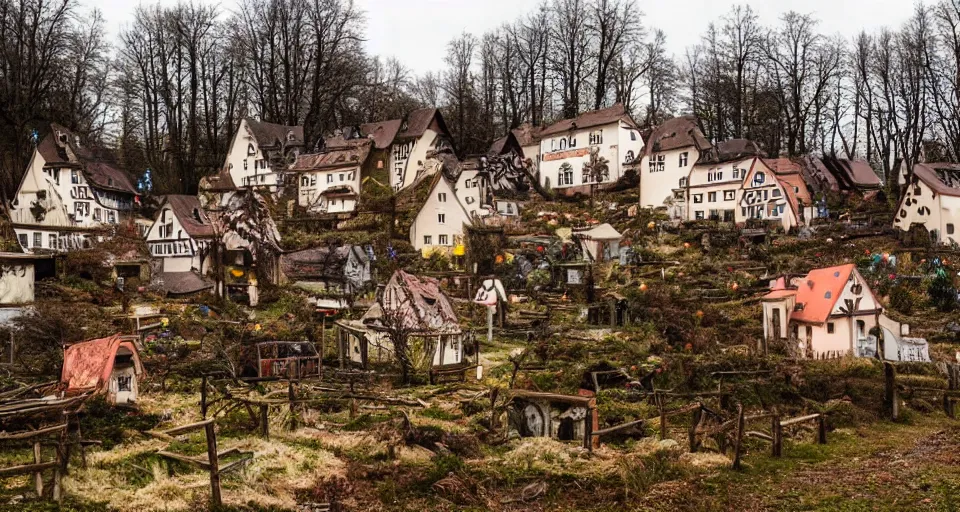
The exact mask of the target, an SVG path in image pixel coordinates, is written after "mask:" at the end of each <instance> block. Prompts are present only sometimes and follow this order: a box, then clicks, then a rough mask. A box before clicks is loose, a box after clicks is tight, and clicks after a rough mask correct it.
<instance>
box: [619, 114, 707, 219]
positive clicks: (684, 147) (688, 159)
mask: <svg viewBox="0 0 960 512" xmlns="http://www.w3.org/2000/svg"><path fill="white" fill-rule="evenodd" d="M711 148H712V145H711V144H710V141H708V140H707V138H706V137H704V135H703V132H701V131H700V128H699V127H698V126H697V118H696V117H694V116H682V117H675V118H673V119H669V120H667V121H665V122H664V123H663V124H661V125H660V126H657V127H656V129H654V130H653V132H651V133H650V136H649V137H648V138H647V143H646V145H645V146H644V148H643V153H642V156H641V157H640V159H639V163H637V162H636V161H635V162H634V167H635V168H636V171H637V174H638V175H639V177H640V205H641V206H643V207H646V208H658V207H661V206H664V205H676V204H677V203H682V202H684V201H685V194H686V192H685V190H686V186H687V179H688V178H689V176H690V171H691V170H692V169H693V166H694V164H696V162H697V161H698V160H699V159H700V155H701V154H703V153H705V152H707V151H708V150H710V149H711ZM690 209H692V207H691V208H690ZM671 215H672V216H674V217H677V218H681V219H682V218H686V215H687V214H686V213H685V210H684V209H683V208H682V207H680V208H674V210H673V211H671Z"/></svg>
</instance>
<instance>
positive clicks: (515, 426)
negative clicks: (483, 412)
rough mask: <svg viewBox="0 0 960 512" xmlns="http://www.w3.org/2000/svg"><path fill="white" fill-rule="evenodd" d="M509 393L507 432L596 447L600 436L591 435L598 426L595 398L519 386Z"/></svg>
mask: <svg viewBox="0 0 960 512" xmlns="http://www.w3.org/2000/svg"><path fill="white" fill-rule="evenodd" d="M509 396H510V401H509V404H510V409H509V410H508V412H507V414H506V416H507V432H508V435H509V434H513V435H517V436H519V437H550V438H553V439H556V440H558V441H581V442H583V446H584V448H590V447H598V446H599V439H598V438H596V437H594V436H592V435H590V433H592V432H595V431H597V430H599V429H600V426H599V416H598V414H597V400H596V398H594V397H592V396H581V395H560V394H555V393H540V392H536V391H526V390H522V389H516V390H510V391H509Z"/></svg>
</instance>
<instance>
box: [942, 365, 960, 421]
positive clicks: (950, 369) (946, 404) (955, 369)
mask: <svg viewBox="0 0 960 512" xmlns="http://www.w3.org/2000/svg"><path fill="white" fill-rule="evenodd" d="M958 374H960V366H957V365H955V364H948V365H947V390H948V391H956V390H957V388H958V387H960V382H958V381H960V375H958ZM943 412H944V413H945V414H946V415H947V417H948V418H951V419H956V418H957V403H956V399H955V398H954V397H953V396H952V395H951V393H944V394H943Z"/></svg>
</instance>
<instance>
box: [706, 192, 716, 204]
mask: <svg viewBox="0 0 960 512" xmlns="http://www.w3.org/2000/svg"><path fill="white" fill-rule="evenodd" d="M707 202H710V203H716V202H717V193H716V192H708V193H707Z"/></svg>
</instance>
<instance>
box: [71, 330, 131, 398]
mask: <svg viewBox="0 0 960 512" xmlns="http://www.w3.org/2000/svg"><path fill="white" fill-rule="evenodd" d="M121 347H122V348H125V349H127V350H129V351H130V352H131V353H133V363H134V365H135V367H136V372H137V373H141V372H142V371H143V365H142V364H141V363H140V354H139V353H138V352H137V347H136V346H134V344H133V343H131V342H129V341H123V339H122V338H121V337H120V335H119V334H114V335H113V336H110V337H109V338H100V339H96V340H90V341H84V342H83V343H77V344H76V345H71V346H69V347H67V349H66V350H65V351H64V352H63V372H62V373H61V375H60V383H61V384H62V385H65V386H66V392H67V393H68V394H70V393H82V392H86V391H94V392H101V391H104V390H105V389H106V387H107V384H108V383H109V381H110V374H111V373H113V364H114V359H115V358H116V356H117V351H118V350H120V348H121Z"/></svg>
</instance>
